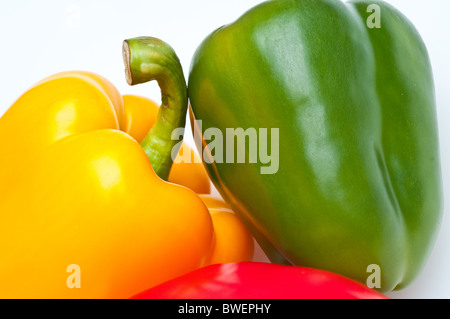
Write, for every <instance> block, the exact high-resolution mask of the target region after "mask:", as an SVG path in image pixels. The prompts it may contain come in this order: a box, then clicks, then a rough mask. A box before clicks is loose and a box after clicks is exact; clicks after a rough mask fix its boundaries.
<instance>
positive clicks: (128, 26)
mask: <svg viewBox="0 0 450 319" xmlns="http://www.w3.org/2000/svg"><path fill="white" fill-rule="evenodd" d="M260 2H261V1H257V0H227V1H222V0H189V1H183V0H164V1H161V0H158V1H155V0H150V1H136V0H127V1H106V0H102V1H92V0H91V1H76V0H72V1H67V0H65V1H49V0H44V1H25V0H22V1H17V0H16V1H12V0H7V1H5V0H2V1H1V2H0V36H1V37H0V41H1V42H0V43H1V44H0V48H1V50H0V72H1V77H0V115H1V114H3V113H4V112H5V111H6V110H7V109H8V107H9V106H10V105H11V104H12V103H13V102H14V101H15V100H16V99H17V98H18V97H19V96H20V94H22V93H23V92H24V91H25V90H27V89H28V88H29V87H30V86H31V85H32V84H33V83H35V82H36V81H38V80H40V79H42V78H43V77H46V76H48V75H51V74H53V73H56V72H60V71H65V70H76V69H78V70H86V71H93V72H96V73H99V74H101V75H103V76H105V77H107V78H108V79H109V80H111V81H112V82H113V83H114V84H115V85H116V86H117V88H118V89H119V90H120V92H121V93H122V94H140V95H145V96H148V97H150V98H153V99H154V100H156V101H160V97H159V89H158V87H157V86H156V84H147V85H141V86H136V87H129V86H128V85H127V84H126V81H125V78H124V72H123V63H122V55H121V46H122V41H123V40H124V39H126V38H132V37H136V36H144V35H148V36H155V37H158V38H161V39H163V40H165V41H166V42H168V43H169V44H171V46H172V47H173V48H174V49H175V51H176V52H177V54H178V56H179V58H180V60H181V63H182V65H183V68H184V72H185V75H186V76H187V74H188V72H189V66H190V60H191V57H192V55H193V53H194V51H195V49H196V47H197V46H198V45H199V44H200V42H201V41H202V40H203V39H204V37H205V36H206V35H208V34H209V33H210V32H211V31H213V30H214V29H216V28H217V27H219V26H221V25H223V24H227V23H230V22H232V21H233V20H235V19H236V18H238V17H239V16H240V15H241V14H242V13H244V12H245V11H246V10H247V9H249V8H251V7H252V6H254V5H256V4H257V3H260ZM388 2H390V3H392V4H393V5H394V6H395V7H397V8H398V9H399V10H400V11H402V12H403V13H404V14H405V15H406V16H407V17H409V19H410V20H411V21H412V22H413V24H414V25H415V26H416V27H417V29H418V30H419V32H420V33H421V35H422V37H423V39H424V41H425V43H426V45H427V47H428V49H429V53H430V56H431V60H432V65H433V69H434V75H435V82H436V95H437V111H438V118H439V126H440V141H441V157H442V169H443V180H444V192H445V202H448V201H449V199H450V188H449V187H450V185H449V184H450V143H449V142H450V125H449V124H450V109H449V107H448V106H449V104H450V19H448V17H449V15H450V1H448V0H429V1H423V0H389V1H388ZM0 152H1V150H0ZM0 156H1V153H0ZM0 196H1V195H0ZM449 214H450V208H448V207H447V206H446V208H445V211H444V219H443V223H442V227H441V232H440V235H439V238H438V240H437V243H436V245H435V248H434V250H433V252H432V255H431V257H430V259H429V261H428V263H427V266H426V268H425V269H424V271H423V272H422V274H421V275H420V277H419V278H418V279H417V280H416V281H415V282H414V283H413V284H412V285H411V286H409V287H407V288H406V289H404V290H403V291H400V292H394V293H390V294H388V296H389V297H392V298H450V287H449V286H450V254H449V251H450V250H449V248H450V220H449V217H448V216H449ZM257 258H261V257H257Z"/></svg>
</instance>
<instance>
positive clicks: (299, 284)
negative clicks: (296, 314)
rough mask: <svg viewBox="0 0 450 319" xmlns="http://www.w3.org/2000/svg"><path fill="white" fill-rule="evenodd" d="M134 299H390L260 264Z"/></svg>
mask: <svg viewBox="0 0 450 319" xmlns="http://www.w3.org/2000/svg"><path fill="white" fill-rule="evenodd" d="M132 299H387V298H386V297H385V296H384V295H382V294H380V293H378V292H376V291H375V290H372V289H369V288H367V287H366V286H364V285H363V284H361V283H359V282H357V281H353V280H350V279H348V278H345V277H343V276H340V275H337V274H333V273H330V272H327V271H323V270H318V269H311V268H304V267H295V266H286V265H277V264H270V263H259V262H242V263H228V264H218V265H212V266H207V267H203V268H200V269H197V270H195V271H193V272H191V273H189V274H186V275H183V276H181V277H178V278H175V279H173V280H170V281H167V282H165V283H163V284H161V285H159V286H156V287H153V288H151V289H148V290H146V291H143V292H141V293H139V294H136V295H134V296H132Z"/></svg>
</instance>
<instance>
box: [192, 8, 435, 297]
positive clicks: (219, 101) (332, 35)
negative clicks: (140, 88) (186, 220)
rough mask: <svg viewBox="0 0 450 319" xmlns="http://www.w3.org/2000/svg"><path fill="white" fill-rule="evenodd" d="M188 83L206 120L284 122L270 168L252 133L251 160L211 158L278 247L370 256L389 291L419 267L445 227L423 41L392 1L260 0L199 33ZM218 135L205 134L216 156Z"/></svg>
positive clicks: (294, 260) (278, 251)
mask: <svg viewBox="0 0 450 319" xmlns="http://www.w3.org/2000/svg"><path fill="white" fill-rule="evenodd" d="M374 5H375V6H378V7H375V9H376V8H378V9H379V12H378V16H372V17H371V14H372V13H376V12H375V11H376V10H375V9H374V10H373V11H371V10H372V9H373V8H374ZM375 18H379V19H381V20H380V21H378V22H377V21H375V22H377V23H370V22H373V21H372V20H371V19H375ZM377 24H378V25H377ZM188 91H189V97H190V101H191V106H192V112H193V114H191V115H192V117H191V120H192V119H196V120H201V132H202V133H204V132H206V130H208V129H209V128H218V129H220V130H221V131H223V132H225V131H226V129H227V128H243V129H244V130H247V129H249V128H256V129H259V128H279V142H278V141H275V142H274V141H273V140H272V139H270V138H269V136H267V139H268V140H269V141H268V145H269V146H268V149H269V150H270V149H272V150H274V151H278V152H279V169H277V170H276V172H273V173H266V174H264V173H263V174H262V173H261V172H262V171H261V168H262V167H264V165H265V164H264V163H263V162H262V161H257V162H256V163H254V162H252V161H250V160H249V159H250V157H251V156H250V155H251V154H250V151H249V150H250V148H248V149H247V145H245V148H246V152H247V153H246V161H245V163H236V161H235V162H234V163H230V161H225V160H224V161H215V162H212V163H206V167H207V170H208V172H209V174H210V176H211V178H212V181H213V183H214V185H215V186H216V187H217V189H218V190H219V192H220V193H221V195H222V196H223V197H224V198H225V199H226V200H227V202H228V203H229V204H230V205H231V206H232V208H233V210H234V211H236V212H237V214H238V215H239V216H240V217H241V218H242V219H243V221H244V222H245V223H246V225H247V226H248V227H249V228H250V229H251V231H252V232H253V234H254V236H255V238H256V239H257V241H258V242H259V244H260V245H261V247H262V248H263V249H264V251H265V252H266V254H267V255H268V257H269V258H270V259H271V261H273V262H276V263H285V264H294V265H301V266H309V267H314V268H321V269H325V270H328V271H332V272H336V273H339V274H342V275H344V276H347V277H350V278H353V279H356V280H359V281H361V282H364V283H365V282H366V281H367V278H368V277H369V276H370V275H371V273H370V272H369V270H370V269H375V268H373V267H372V266H371V265H376V266H379V270H380V272H381V273H380V278H381V279H380V280H381V284H380V286H379V287H376V288H379V290H380V291H384V292H387V291H391V290H398V289H402V288H404V287H406V286H407V285H408V284H409V283H411V282H412V281H413V280H414V278H416V277H417V275H418V274H419V273H420V271H421V269H422V268H423V266H424V264H425V262H426V260H427V258H428V256H429V254H430V250H431V249H432V246H433V244H434V241H435V239H436V236H437V233H438V230H439V224H440V220H441V215H442V190H441V170H440V160H439V146H438V145H439V143H438V129H437V120H436V110H435V95H434V83H433V76H432V71H431V66H430V61H429V57H428V53H427V49H426V47H425V45H424V43H423V41H422V39H421V37H420V35H419V33H418V32H417V31H416V29H415V28H414V26H413V25H412V24H411V22H409V21H408V20H407V18H406V17H404V16H403V15H402V14H401V13H400V12H399V11H398V10H396V9H395V8H393V7H392V6H391V5H389V4H387V3H385V2H382V1H373V0H371V1H350V2H347V3H343V2H341V1H338V0H334V1H333V0H315V1H310V0H285V1H283V0H278V1H267V2H263V3H261V4H259V5H257V6H256V7H254V8H252V9H250V10H249V11H248V12H246V13H245V14H244V15H243V16H241V17H240V18H239V19H238V20H237V21H235V22H234V23H231V24H229V25H226V26H223V27H221V28H219V29H217V30H215V31H214V32H213V33H211V34H210V35H209V36H208V37H207V38H206V39H205V40H204V41H203V42H202V44H201V45H200V47H199V48H198V49H197V51H196V53H195V55H194V57H193V60H192V64H191V70H190V74H189V82H188ZM198 123H200V122H198ZM198 123H193V127H196V128H197V129H198V128H199V127H200V125H199V124H198ZM246 132H247V131H246ZM259 137H260V138H264V136H259ZM246 138H247V141H248V143H247V144H249V143H250V134H248V135H247V136H246ZM229 142H230V141H227V143H229ZM274 143H277V144H276V145H274ZM211 144H213V143H212V141H210V140H208V139H206V138H205V136H203V139H202V140H201V141H200V142H197V146H198V147H199V149H200V150H201V151H202V152H203V154H209V156H210V157H214V156H215V154H214V152H217V150H214V149H213V148H212V147H211ZM214 146H217V144H214ZM241 146H242V144H241ZM238 148H239V145H238V146H236V145H235V147H234V149H233V148H231V149H228V148H224V149H223V154H224V156H223V158H228V156H227V155H226V154H227V151H228V152H231V151H236V150H237V149H238ZM231 155H232V156H235V154H234V153H233V154H231ZM204 156H205V155H204ZM371 267H372V268H371Z"/></svg>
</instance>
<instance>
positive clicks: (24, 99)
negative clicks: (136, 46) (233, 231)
mask: <svg viewBox="0 0 450 319" xmlns="http://www.w3.org/2000/svg"><path fill="white" fill-rule="evenodd" d="M140 41H141V42H144V43H145V47H146V50H149V49H150V52H152V54H150V55H149V56H150V58H151V60H150V61H147V62H149V63H150V62H151V63H153V65H158V64H160V61H161V60H160V59H161V58H162V56H163V57H164V59H165V60H164V61H165V65H166V66H167V65H170V66H171V67H172V69H171V70H170V71H167V70H164V68H160V69H158V70H159V71H161V70H162V74H158V73H157V72H156V73H155V72H154V70H148V73H147V74H145V75H142V76H147V77H151V78H154V77H155V76H156V78H157V79H159V80H160V79H161V76H163V78H164V80H165V82H164V83H160V84H161V90H162V94H163V95H164V94H167V93H168V92H171V100H170V101H167V100H164V101H165V103H166V104H165V106H164V108H162V109H161V112H162V114H161V112H160V113H158V116H159V117H161V116H163V117H165V120H166V122H165V123H164V124H167V123H168V122H172V124H173V125H174V127H179V126H181V127H184V126H183V125H184V121H185V118H186V109H187V98H186V92H185V91H186V85H185V81H184V78H183V77H182V73H181V76H180V75H179V73H180V72H181V67H180V65H179V62H178V59H177V58H176V55H175V54H174V52H173V51H172V50H171V48H170V47H169V46H168V45H166V44H165V43H163V42H162V41H160V40H157V39H154V38H151V39H149V38H147V39H145V40H142V39H141V40H140ZM161 50H162V52H161ZM147 53H148V51H147ZM144 60H145V59H144ZM172 72H173V73H178V75H177V74H173V73H172ZM176 76H178V83H174V82H177V80H174V77H176ZM175 88H177V89H176V90H175ZM172 90H174V91H172ZM175 91H176V92H175ZM183 92H184V94H183ZM183 96H184V97H183ZM167 110H168V111H169V112H170V111H172V114H168V113H166V111H167ZM127 121H128V122H127ZM158 122H159V120H157V121H156V123H155V124H154V125H153V126H152V130H151V131H150V132H148V134H147V135H146V139H148V140H155V139H156V140H157V141H158V143H159V144H158V143H157V144H156V145H155V146H154V147H153V146H151V147H149V145H148V144H145V143H143V144H141V145H140V144H139V143H138V142H137V141H136V139H134V138H133V137H132V136H130V135H129V134H127V133H125V132H124V131H129V132H136V131H137V128H136V127H135V128H133V127H132V126H133V125H134V124H133V123H135V124H136V125H138V123H139V121H138V120H137V119H136V120H134V121H133V115H132V114H131V112H130V113H128V114H127V113H126V111H125V109H124V105H123V100H122V96H121V95H120V94H119V92H118V91H117V89H116V88H115V87H114V86H113V85H112V84H111V83H110V82H109V81H108V80H106V79H105V78H103V77H101V76H99V75H97V74H93V73H90V72H81V71H76V72H75V71H74V72H63V73H58V74H56V75H53V76H50V77H48V78H46V79H44V80H42V81H41V82H39V83H37V84H36V85H34V86H33V87H32V88H31V89H29V90H28V91H27V92H25V93H24V94H23V95H22V96H21V97H20V98H19V99H18V100H17V101H16V102H15V103H14V104H13V105H12V106H11V107H10V108H9V110H8V111H7V112H6V113H5V114H4V115H3V116H2V117H1V118H0V149H1V156H0V196H1V200H0V251H1V254H0V297H1V298H128V297H129V296H130V294H134V293H137V292H139V291H141V290H142V289H144V288H148V287H149V286H153V285H156V284H159V283H161V282H163V281H165V280H168V279H171V278H174V277H177V276H179V275H182V274H183V273H186V272H189V271H192V270H194V269H196V268H198V267H201V266H205V265H207V264H208V260H209V259H210V256H211V255H213V254H217V253H219V254H220V252H216V251H213V247H215V246H216V245H215V244H214V243H215V241H216V240H217V239H216V236H215V235H214V229H213V222H212V219H211V215H210V213H209V212H208V209H207V207H206V206H205V204H204V203H203V201H202V200H201V199H200V198H199V197H198V196H197V195H196V194H195V193H194V192H193V191H192V190H189V189H188V188H186V187H181V186H178V185H175V184H172V183H167V182H165V181H163V180H162V179H161V178H159V177H158V176H157V175H156V174H155V173H160V174H161V175H163V176H164V175H165V176H167V175H168V171H167V168H169V169H170V166H171V164H170V162H171V160H172V159H171V157H170V156H169V157H167V156H165V155H161V154H163V153H164V152H166V154H167V151H168V154H170V151H171V150H172V148H173V147H172V145H166V144H165V143H163V142H162V141H164V139H165V138H167V136H166V135H165V134H166V133H168V134H169V139H170V134H171V130H169V131H167V132H165V131H164V130H161V128H159V129H158V130H156V131H155V130H153V128H154V127H155V125H157V123H158ZM130 123H131V126H130V125H129V124H130ZM130 134H133V135H135V133H130ZM149 135H150V136H149ZM135 136H136V135H135ZM173 142H175V143H178V142H179V141H173ZM170 143H172V142H170ZM144 150H146V151H149V150H150V151H153V152H154V153H153V154H151V155H153V157H152V158H153V160H154V161H155V163H156V164H158V165H157V166H156V167H153V163H154V162H151V161H150V160H149V157H148V155H147V154H146V152H144ZM158 156H159V157H158ZM158 167H159V168H160V169H158ZM225 246H226V245H225ZM235 260H236V259H231V260H230V261H235ZM243 260H246V259H243Z"/></svg>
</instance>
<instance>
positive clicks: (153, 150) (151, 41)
mask: <svg viewBox="0 0 450 319" xmlns="http://www.w3.org/2000/svg"><path fill="white" fill-rule="evenodd" d="M123 58H124V63H125V73H126V79H127V82H128V84H129V85H135V84H140V83H145V82H149V81H153V80H156V81H157V82H158V85H159V87H160V89H161V101H162V105H161V107H160V108H159V112H158V117H157V120H156V122H155V124H154V125H153V127H152V129H151V130H150V132H149V133H148V135H147V136H146V137H145V139H144V140H143V141H142V142H141V146H142V148H143V149H144V151H145V153H146V154H147V157H148V158H149V160H150V163H151V164H152V167H153V170H154V171H155V173H156V174H157V175H158V176H159V177H160V178H162V179H164V180H167V178H168V177H169V173H170V170H171V168H172V164H173V159H174V158H172V154H174V156H176V154H178V151H179V148H180V146H181V143H180V141H181V140H182V139H183V134H184V127H185V124H186V112H187V106H188V98H187V87H186V80H185V78H184V74H183V69H182V67H181V64H180V61H179V59H178V57H177V55H176V54H175V52H174V50H173V49H172V48H171V47H170V46H169V45H168V44H167V43H165V42H163V41H161V40H159V39H156V38H152V37H139V38H133V39H128V40H125V41H124V42H123ZM174 130H177V131H176V132H177V133H180V134H176V136H174V137H175V138H174V139H173V138H172V133H173V132H174Z"/></svg>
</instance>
